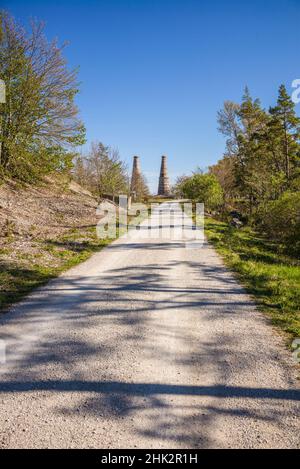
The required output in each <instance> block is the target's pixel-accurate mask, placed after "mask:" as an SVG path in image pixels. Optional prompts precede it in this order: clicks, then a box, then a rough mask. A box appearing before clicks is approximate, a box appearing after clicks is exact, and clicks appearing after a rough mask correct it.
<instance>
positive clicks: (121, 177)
mask: <svg viewBox="0 0 300 469" xmlns="http://www.w3.org/2000/svg"><path fill="white" fill-rule="evenodd" d="M73 175H74V178H75V180H76V181H77V182H78V183H79V184H81V185H83V186H84V187H86V188H87V189H89V190H90V191H91V192H92V193H94V194H95V195H97V196H98V197H103V196H104V195H111V196H113V197H114V196H116V195H119V194H121V193H123V194H127V193H128V174H127V167H126V165H125V163H124V162H123V161H122V160H121V159H120V155H119V153H118V151H117V150H114V149H112V148H110V147H108V146H105V145H104V144H103V143H99V142H94V143H92V145H91V150H90V152H89V153H88V154H87V155H86V156H85V157H78V158H77V159H76V161H75V165H74V169H73Z"/></svg>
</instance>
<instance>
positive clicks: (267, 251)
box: [205, 217, 300, 337]
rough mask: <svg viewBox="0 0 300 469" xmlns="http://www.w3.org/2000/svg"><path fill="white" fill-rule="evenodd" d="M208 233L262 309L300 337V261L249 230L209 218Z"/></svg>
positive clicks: (276, 323)
mask: <svg viewBox="0 0 300 469" xmlns="http://www.w3.org/2000/svg"><path fill="white" fill-rule="evenodd" d="M205 232H206V236H207V238H208V240H209V241H210V242H212V243H213V245H214V246H215V248H216V249H217V251H218V252H219V253H220V254H221V256H222V257H223V259H224V261H225V263H226V265H227V266H228V267H230V268H231V269H232V270H233V271H234V272H236V273H237V274H238V277H239V279H240V280H241V282H242V283H243V285H244V286H245V287H246V289H247V290H248V292H249V293H251V294H253V295H254V296H255V298H256V301H257V303H258V306H259V308H260V309H261V310H263V311H264V312H266V313H267V314H268V315H269V317H270V318H271V319H272V322H273V324H275V325H278V326H280V327H281V328H282V329H283V330H284V331H285V332H288V333H289V334H291V336H292V337H300V288H299V285H300V261H299V260H297V259H295V258H293V257H291V256H289V255H286V254H285V253H284V252H282V251H280V249H279V246H278V244H277V243H274V242H271V241H269V240H267V239H266V238H264V237H262V236H261V235H260V234H259V233H257V232H255V231H253V229H251V228H249V227H247V228H242V229H241V230H237V229H235V228H234V227H232V226H230V225H229V224H228V223H224V222H220V221H217V220H215V219H212V218H208V217H207V218H206V221H205Z"/></svg>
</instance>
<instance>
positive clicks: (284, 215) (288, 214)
mask: <svg viewBox="0 0 300 469" xmlns="http://www.w3.org/2000/svg"><path fill="white" fill-rule="evenodd" d="M260 217H261V222H260V227H261V229H263V230H264V232H265V233H266V234H267V235H268V236H269V237H270V239H272V240H275V241H279V242H280V243H282V244H284V245H285V246H286V247H287V249H288V250H289V251H290V252H296V253H297V254H300V192H285V193H284V194H283V195H282V196H281V197H280V198H279V199H278V200H276V201H272V202H269V203H267V204H266V205H265V206H264V207H263V209H261V210H260Z"/></svg>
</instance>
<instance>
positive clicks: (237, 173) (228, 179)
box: [175, 85, 300, 253]
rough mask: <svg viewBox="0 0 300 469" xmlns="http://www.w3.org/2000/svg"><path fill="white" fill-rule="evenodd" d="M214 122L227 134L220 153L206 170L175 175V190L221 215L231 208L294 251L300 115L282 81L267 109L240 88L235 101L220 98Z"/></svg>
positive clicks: (298, 243) (299, 238)
mask: <svg viewBox="0 0 300 469" xmlns="http://www.w3.org/2000/svg"><path fill="white" fill-rule="evenodd" d="M218 126H219V131H220V132H221V133H222V134H223V135H225V136H226V139H227V140H226V150H225V153H224V155H223V157H222V159H221V160H220V161H219V162H218V163H217V164H215V165H213V166H211V167H210V168H209V170H208V173H207V174H202V175H201V174H199V171H198V172H196V173H195V174H193V175H192V176H191V177H185V176H183V177H181V178H180V179H179V180H178V181H177V184H176V185H175V192H176V193H177V194H178V195H181V196H183V197H185V196H186V197H190V198H193V199H194V200H199V201H200V200H201V201H204V202H205V204H206V207H207V209H208V210H213V211H215V212H216V213H217V214H218V216H220V217H221V218H223V219H224V218H225V219H228V215H229V214H230V213H235V214H237V215H238V216H240V218H241V219H242V220H243V222H244V223H247V224H249V225H251V226H254V227H255V228H256V229H258V230H260V231H261V232H263V233H265V234H266V235H267V236H268V237H269V238H270V239H274V240H275V241H278V242H279V243H282V244H283V245H284V246H285V247H286V248H288V249H289V250H290V251H293V252H297V253H299V252H300V118H299V117H298V116H297V114H296V109H295V104H294V103H293V101H292V99H291V97H290V96H289V94H288V93H287V90H286V88H285V86H284V85H281V86H280V88H279V92H278V98H277V102H276V104H275V105H274V106H272V107H270V108H269V109H268V110H265V109H264V108H263V107H262V105H261V102H260V100H259V99H254V98H252V96H251V95H250V92H249V90H248V89H247V88H246V90H245V93H244V96H243V97H242V100H241V103H235V102H232V101H226V102H225V103H224V107H223V109H222V110H220V111H219V113H218Z"/></svg>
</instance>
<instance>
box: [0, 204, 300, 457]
mask: <svg viewBox="0 0 300 469" xmlns="http://www.w3.org/2000/svg"><path fill="white" fill-rule="evenodd" d="M173 206H174V207H176V208H177V210H178V213H177V215H176V216H175V223H174V224H175V226H176V223H177V221H178V220H179V217H180V215H179V212H180V207H179V205H176V204H174V205H173ZM167 209H168V204H164V205H163V206H162V210H167ZM155 217H156V218H155ZM152 221H153V225H154V226H158V225H157V213H156V214H154V215H153V218H152ZM145 223H146V222H144V223H143V224H142V229H141V230H140V231H138V232H137V233H135V235H134V236H132V238H130V239H125V238H120V239H119V240H117V241H116V242H114V243H113V244H111V245H110V246H108V247H107V248H105V249H104V250H103V251H101V252H100V253H98V254H96V255H94V256H93V257H92V258H90V260H88V261H87V262H85V263H83V264H81V265H80V266H78V267H75V268H73V269H71V270H70V271H68V272H67V273H65V274H64V275H62V276H60V277H59V278H58V279H56V280H54V281H51V282H50V283H49V284H48V285H47V286H46V287H43V288H41V289H39V290H37V291H35V292H34V293H33V294H31V295H30V296H29V297H28V298H27V299H26V300H24V301H23V302H22V303H19V304H18V305H16V306H15V307H14V308H13V309H11V311H10V312H9V313H8V314H6V315H5V316H3V317H2V319H1V329H0V339H2V340H5V343H6V351H7V363H6V364H2V365H0V369H1V373H0V380H1V383H0V421H1V428H0V446H1V447H3V448H82V447H87V448H101V447H104V448H105V447H108V448H135V447H136V448H297V447H299V446H300V444H299V435H300V425H299V422H300V419H299V399H300V390H299V381H297V370H296V368H295V366H294V365H293V362H292V357H291V354H290V353H289V351H288V350H286V348H285V347H284V339H283V338H282V337H281V336H280V335H279V334H278V333H277V331H276V330H274V329H273V328H272V326H271V325H270V324H269V323H268V322H267V320H266V319H265V318H264V317H263V316H262V315H261V314H260V313H259V312H258V311H257V310H256V308H255V305H254V303H253V301H252V300H251V299H250V298H249V296H248V295H247V294H246V293H245V291H244V290H243V288H242V287H241V286H240V285H239V284H238V283H237V281H236V280H235V278H234V277H233V275H232V274H231V273H230V272H228V270H227V269H226V268H225V267H224V265H223V263H222V261H221V260H220V258H219V257H218V255H217V254H216V253H215V251H214V249H213V248H212V247H211V246H209V245H208V244H207V243H206V242H205V243H204V246H203V247H202V248H201V247H199V246H197V245H196V246H193V245H190V244H188V246H187V245H186V243H185V242H183V241H178V240H172V241H171V240H168V239H146V238H145V232H147V230H146V229H145ZM2 345H3V342H2Z"/></svg>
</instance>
